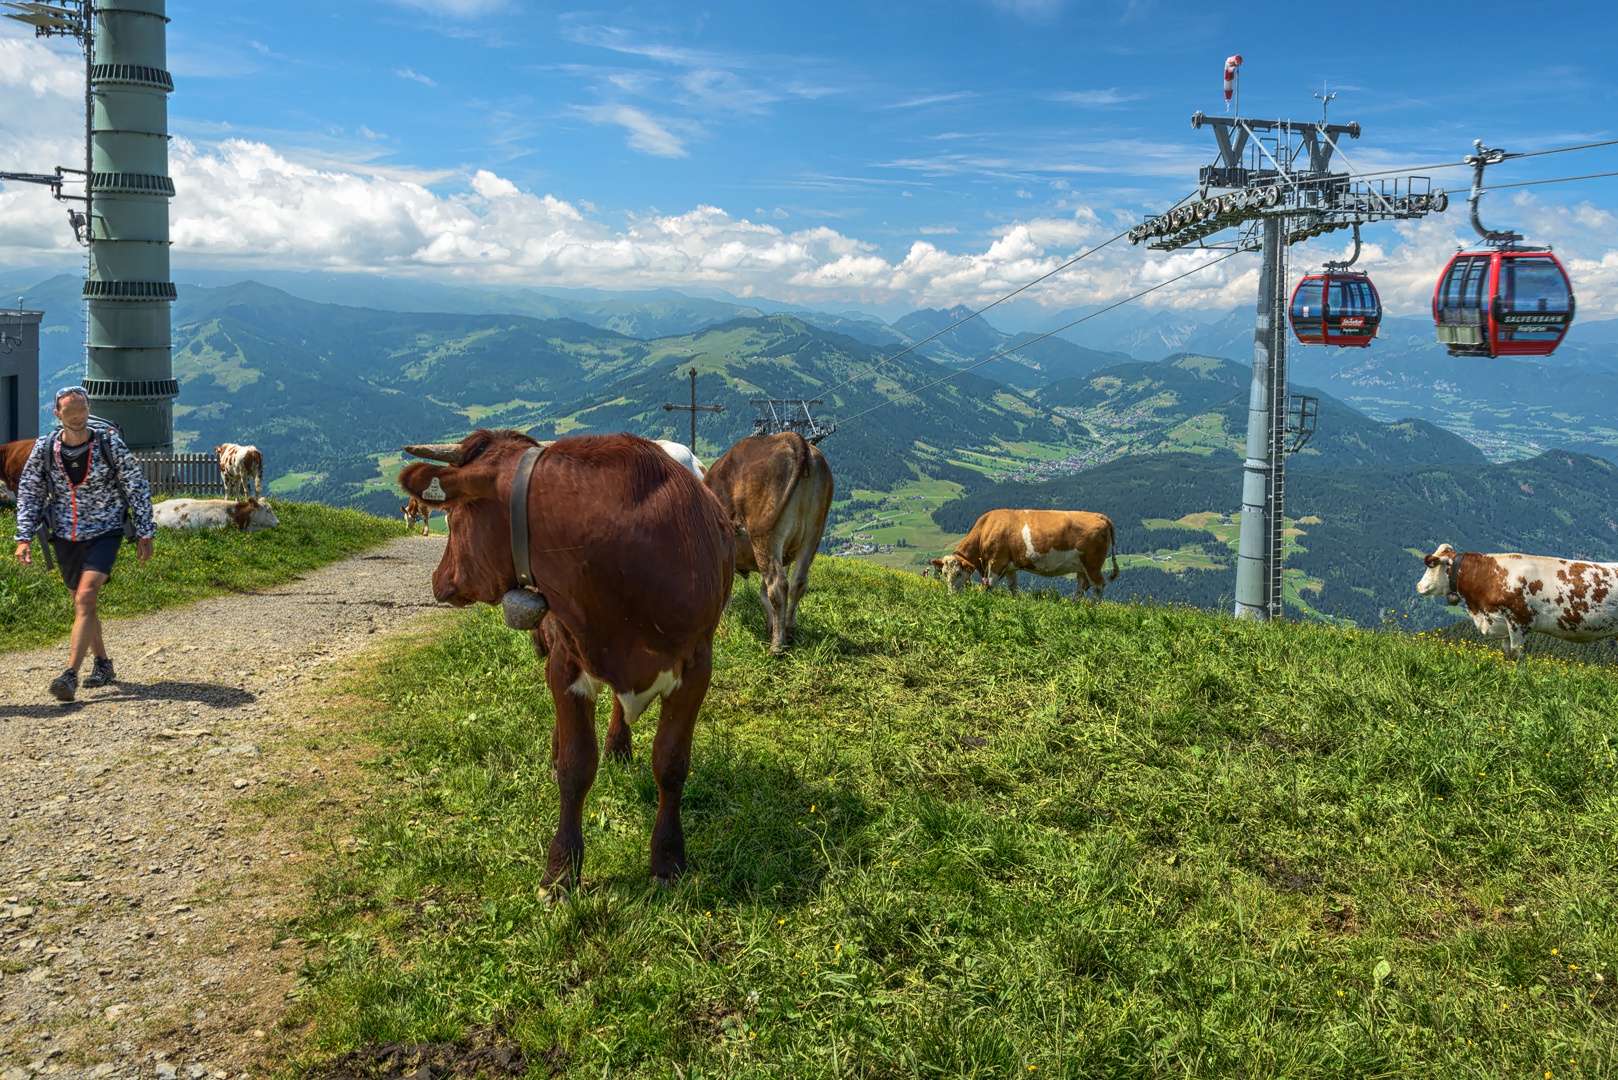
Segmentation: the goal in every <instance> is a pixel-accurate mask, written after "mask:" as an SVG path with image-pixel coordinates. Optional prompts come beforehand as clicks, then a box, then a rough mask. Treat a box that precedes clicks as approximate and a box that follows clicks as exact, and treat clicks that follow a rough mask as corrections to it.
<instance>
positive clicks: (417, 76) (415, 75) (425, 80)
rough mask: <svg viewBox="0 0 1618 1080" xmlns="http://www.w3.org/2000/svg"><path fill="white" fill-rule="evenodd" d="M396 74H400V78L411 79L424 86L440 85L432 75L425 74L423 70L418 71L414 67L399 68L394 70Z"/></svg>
mask: <svg viewBox="0 0 1618 1080" xmlns="http://www.w3.org/2000/svg"><path fill="white" fill-rule="evenodd" d="M394 74H395V75H397V76H399V78H401V79H409V80H410V81H411V82H419V83H421V85H423V86H437V85H438V83H437V82H436V81H434V80H433V79H432V78H431V77H430V76H427V75H423V74H422V73H421V72H419V71H416V70H415V69H414V68H399V69H398V70H396V71H394Z"/></svg>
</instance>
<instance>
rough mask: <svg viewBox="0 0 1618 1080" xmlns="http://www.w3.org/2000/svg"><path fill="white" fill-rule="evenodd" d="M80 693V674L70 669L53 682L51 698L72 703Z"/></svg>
mask: <svg viewBox="0 0 1618 1080" xmlns="http://www.w3.org/2000/svg"><path fill="white" fill-rule="evenodd" d="M78 692H79V673H78V672H77V671H73V670H72V669H69V670H67V671H64V672H62V673H61V674H60V675H58V676H56V678H54V679H52V680H51V697H53V698H55V699H56V700H57V701H72V700H73V695H75V694H77V693H78Z"/></svg>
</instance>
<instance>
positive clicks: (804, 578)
mask: <svg viewBox="0 0 1618 1080" xmlns="http://www.w3.org/2000/svg"><path fill="white" fill-rule="evenodd" d="M814 561H815V553H814V551H812V550H809V551H800V552H798V558H797V560H796V561H795V562H794V563H793V564H792V581H791V586H790V591H789V594H788V596H787V633H786V641H787V644H788V645H791V644H792V643H793V642H794V641H796V640H797V638H798V604H799V603H800V602H801V601H802V600H803V594H804V593H806V592H808V591H809V565H810V564H811V563H813V562H814Z"/></svg>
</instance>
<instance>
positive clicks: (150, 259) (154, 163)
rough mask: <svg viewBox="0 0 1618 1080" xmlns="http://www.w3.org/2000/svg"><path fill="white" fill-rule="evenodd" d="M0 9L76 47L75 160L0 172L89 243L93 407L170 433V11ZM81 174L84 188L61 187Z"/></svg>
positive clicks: (46, 3) (45, 6)
mask: <svg viewBox="0 0 1618 1080" xmlns="http://www.w3.org/2000/svg"><path fill="white" fill-rule="evenodd" d="M0 6H3V7H6V8H9V9H11V10H9V11H6V12H4V13H3V14H4V15H5V16H6V17H7V18H9V19H14V20H16V21H18V22H21V23H25V24H26V25H29V26H32V27H33V28H34V33H35V34H36V35H38V36H40V37H70V38H73V39H74V40H76V41H78V42H79V44H80V45H81V46H82V47H83V49H84V56H85V126H86V132H85V167H84V168H83V169H82V170H79V169H69V168H65V167H61V166H59V167H58V168H57V169H56V171H55V172H54V173H53V174H46V173H0V181H3V180H15V181H22V182H25V183H37V184H44V185H47V186H49V187H50V188H51V191H52V193H53V194H54V195H55V196H56V197H57V198H59V199H64V200H73V201H78V202H82V203H83V205H84V209H83V210H82V211H78V210H74V209H69V211H68V214H69V219H70V222H71V224H72V226H73V232H74V236H75V237H76V238H77V239H78V241H79V242H80V243H81V244H84V245H86V246H87V247H88V249H89V269H88V272H87V273H86V275H85V282H84V300H85V303H86V307H87V312H86V318H87V331H86V342H85V378H84V385H85V388H86V389H88V390H89V391H90V408H91V411H92V412H94V413H95V414H96V415H97V416H101V417H104V418H106V419H108V420H111V421H113V422H114V423H116V424H118V426H119V427H120V428H121V429H122V431H123V435H124V439H125V440H126V441H127V442H128V443H129V445H130V447H132V448H134V449H137V450H157V449H165V448H167V447H169V446H171V445H172V444H173V441H174V398H175V397H176V396H177V395H178V394H179V384H178V383H177V382H176V381H175V379H174V364H173V354H172V342H171V339H170V321H169V306H170V305H171V304H172V303H173V302H174V299H175V289H174V283H173V282H172V281H170V280H169V209H168V200H169V199H171V198H173V197H174V181H173V180H171V179H170V178H169V175H168V140H169V134H168V95H169V94H171V93H173V91H174V80H173V78H172V77H171V76H170V75H169V72H168V70H167V62H168V61H167V56H168V47H167V39H168V21H169V20H168V17H167V16H166V14H165V0H4V3H3V4H0ZM70 176H76V177H82V182H83V183H84V193H83V194H82V195H66V194H63V191H62V188H63V185H64V184H65V183H72V182H75V181H70V180H69V179H68V177H70Z"/></svg>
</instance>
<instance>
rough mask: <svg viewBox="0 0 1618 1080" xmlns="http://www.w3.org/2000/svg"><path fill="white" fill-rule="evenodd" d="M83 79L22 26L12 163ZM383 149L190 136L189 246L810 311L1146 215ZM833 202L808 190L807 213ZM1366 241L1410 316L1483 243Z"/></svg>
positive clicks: (1100, 293)
mask: <svg viewBox="0 0 1618 1080" xmlns="http://www.w3.org/2000/svg"><path fill="white" fill-rule="evenodd" d="M80 79H82V69H81V68H80V67H79V64H78V61H77V58H75V57H73V56H72V55H70V54H67V53H61V54H58V53H53V52H52V51H51V50H49V49H47V48H46V47H44V46H43V45H41V44H40V43H38V42H36V41H34V40H33V39H24V38H21V37H7V36H0V99H3V100H6V101H7V102H11V103H16V107H13V108H10V109H7V110H6V111H5V112H4V113H3V114H0V161H3V162H5V163H7V167H8V168H16V169H19V170H26V171H30V172H46V171H49V169H50V168H51V167H52V166H54V165H56V164H58V163H63V164H67V163H72V162H74V161H76V160H78V158H79V156H80V155H81V154H82V149H81V148H80V146H79V144H78V140H77V137H76V132H77V131H78V130H80V129H79V127H78V125H79V124H80V123H81V122H82V113H80V111H79V110H80V109H81V108H82V104H81V103H82V100H83V99H82V96H81V95H82V92H83V91H82V83H81V82H80V81H79V80H80ZM618 108H619V107H617V106H602V109H603V110H608V112H606V113H605V114H603V115H600V116H597V117H593V119H596V120H597V121H598V122H603V123H613V124H617V125H619V126H622V127H623V128H624V129H625V130H626V131H628V132H629V137H630V139H631V141H632V142H633V140H635V139H643V140H646V145H644V146H642V147H638V148H639V149H645V150H646V151H647V152H650V153H657V152H662V153H665V154H673V155H676V156H677V155H678V154H680V153H683V152H684V144H683V142H682V140H681V137H680V135H678V134H676V133H675V132H674V131H672V130H671V129H670V128H668V127H666V126H665V125H664V124H663V123H662V122H661V121H659V120H657V119H654V118H652V117H650V116H647V115H646V114H643V113H641V114H634V115H626V114H624V113H621V112H618V111H616V110H617V109H618ZM629 112H630V113H632V114H633V113H634V110H630V111H629ZM338 149H339V150H341V149H342V148H341V147H339V148H338ZM369 149H370V150H371V151H372V152H374V151H375V149H376V147H375V144H371V146H370V147H369ZM364 153H365V149H364V148H361V147H360V146H359V144H357V143H356V144H354V147H353V149H352V154H353V155H354V156H351V157H348V158H343V157H339V156H338V154H337V151H334V150H333V149H332V148H331V147H329V146H328V147H326V148H324V149H322V150H320V151H318V152H317V151H315V150H297V151H294V150H291V149H288V148H283V147H277V146H272V145H271V144H270V143H268V142H265V141H263V140H262V139H244V138H224V139H222V140H220V139H217V136H210V139H209V140H207V141H204V140H202V139H187V138H176V139H175V140H174V141H173V143H172V148H171V155H170V172H171V173H172V175H173V176H174V179H175V186H176V189H177V192H178V194H177V196H176V198H175V199H174V200H173V202H172V204H171V221H172V236H173V239H174V258H175V260H176V261H177V262H179V263H181V264H182V265H189V266H203V265H214V266H219V265H229V266H232V267H238V268H277V269H328V270H354V271H378V272H386V273H392V274H399V275H417V276H421V277H425V278H435V279H450V280H463V281H476V282H488V283H506V284H526V285H564V286H579V287H582V286H597V287H603V288H636V287H656V286H666V287H672V288H681V287H690V286H704V287H716V288H723V289H727V290H730V291H733V292H737V293H739V294H745V295H754V296H769V297H773V298H777V299H781V300H788V301H796V302H802V303H806V304H815V303H839V304H842V303H854V304H858V303H866V302H870V303H876V304H882V303H888V302H901V303H905V304H910V305H915V306H922V305H928V306H943V305H949V304H954V303H961V302H965V303H973V302H986V301H988V300H992V299H995V298H996V297H998V296H1001V295H1003V294H1004V293H1006V292H1009V291H1010V290H1012V289H1014V288H1017V287H1018V286H1020V285H1022V284H1024V283H1025V282H1028V281H1030V280H1032V279H1034V278H1037V277H1039V276H1041V275H1042V274H1045V273H1047V272H1049V271H1051V270H1052V269H1054V268H1055V267H1057V266H1059V265H1060V264H1061V263H1062V262H1064V261H1066V260H1067V259H1068V258H1070V257H1071V255H1072V254H1073V253H1074V252H1076V251H1080V250H1084V249H1085V248H1086V247H1089V246H1093V245H1097V244H1099V243H1101V242H1102V241H1104V240H1106V239H1108V238H1109V237H1111V236H1112V235H1113V234H1114V233H1115V232H1117V231H1118V230H1119V228H1120V227H1121V224H1120V223H1124V224H1127V222H1128V221H1129V220H1134V217H1133V215H1132V214H1131V213H1129V212H1128V208H1119V207H1104V208H1102V209H1101V210H1100V211H1099V212H1098V211H1097V210H1096V209H1093V208H1091V207H1084V206H1081V207H1079V208H1077V209H1076V210H1072V211H1071V212H1065V213H1063V214H1062V215H1060V216H1058V215H1054V214H1052V215H1049V216H1037V213H1036V216H1028V217H1023V218H1021V219H1020V220H1016V221H1013V222H1011V223H1009V224H1006V225H1003V226H1002V227H1000V228H998V229H997V230H995V231H994V233H993V234H992V235H991V236H989V237H988V238H987V239H986V240H985V239H983V238H981V235H980V234H974V233H971V232H966V233H960V234H953V227H951V226H947V225H937V226H929V227H923V228H918V229H917V230H916V233H917V236H916V239H915V240H914V242H912V243H910V244H909V246H908V248H907V249H905V250H902V251H894V252H889V251H886V250H884V249H883V248H880V247H878V246H877V245H876V244H875V243H872V242H869V241H867V240H865V239H862V238H860V237H858V236H852V235H849V233H847V232H843V231H839V229H845V228H848V226H845V225H839V226H838V227H836V228H833V227H829V226H820V227H809V228H801V229H792V228H790V227H789V226H788V225H787V224H786V222H785V220H784V219H785V215H786V211H785V210H784V209H782V208H773V209H772V208H769V207H767V206H760V207H759V208H758V209H757V210H756V211H754V213H753V215H752V217H751V218H750V219H749V218H746V217H738V216H734V215H733V214H732V213H730V212H728V211H727V210H725V209H722V208H720V207H717V206H713V205H697V206H694V207H692V208H690V209H687V210H685V211H683V212H677V213H657V212H648V213H645V214H642V215H636V216H629V217H627V218H619V217H617V216H614V215H610V214H607V213H604V212H602V211H598V210H597V209H596V207H595V206H593V205H592V204H591V203H589V202H587V201H584V200H578V201H565V200H562V199H558V198H556V197H555V196H553V195H549V194H545V193H542V192H531V191H526V190H524V189H523V188H522V187H521V186H520V185H519V184H517V183H514V182H513V181H512V180H511V179H510V178H509V177H505V176H501V175H499V174H498V173H496V172H495V171H492V170H489V169H474V170H472V171H470V173H447V172H434V173H429V172H426V171H420V170H411V169H408V168H404V167H400V166H396V165H394V166H390V165H386V164H382V163H376V164H372V163H369V162H367V161H365V160H364V159H363V155H364ZM917 190H918V191H921V192H922V193H923V194H926V191H925V189H922V188H917ZM1550 192H1551V189H1536V190H1535V191H1533V192H1516V193H1513V194H1511V195H1507V194H1506V193H1505V192H1501V193H1500V194H1499V195H1496V196H1491V197H1490V205H1489V206H1488V208H1487V211H1488V216H1487V219H1486V220H1488V221H1489V222H1490V223H1491V224H1493V225H1495V226H1496V227H1506V226H1508V225H1509V226H1511V227H1514V228H1518V229H1520V230H1521V231H1523V232H1524V233H1526V234H1528V235H1529V236H1530V237H1531V238H1532V240H1533V242H1537V243H1549V244H1552V245H1554V246H1555V248H1556V251H1557V253H1558V254H1559V255H1561V256H1562V258H1563V260H1564V261H1565V262H1566V264H1567V266H1568V269H1569V272H1570V273H1571V274H1572V276H1573V278H1574V281H1575V284H1576V287H1577V289H1578V295H1579V306H1580V312H1581V314H1582V315H1585V316H1590V317H1611V316H1613V315H1615V314H1618V216H1615V215H1614V213H1613V212H1612V211H1610V210H1607V209H1603V208H1600V207H1597V206H1594V205H1592V204H1590V203H1587V202H1586V203H1575V204H1572V205H1562V204H1560V203H1557V202H1556V201H1555V200H1554V196H1553V195H1552V194H1550ZM919 203H920V200H918V201H917V208H918V210H919V209H920V205H919ZM1008 210H1009V208H1008ZM824 211H825V208H824V207H817V206H813V205H810V206H797V205H794V206H793V207H792V210H791V218H790V219H789V220H791V221H798V222H802V221H807V220H810V219H812V217H813V216H814V215H815V214H816V213H824ZM1031 211H1033V207H1027V206H1025V212H1031ZM923 212H925V211H923ZM952 234H953V235H952ZM0 236H3V237H4V240H5V242H4V244H3V245H0V265H7V266H17V267H21V266H36V265H41V264H57V265H63V266H66V265H70V264H71V263H73V262H77V260H78V258H79V257H80V256H81V254H82V252H81V249H79V248H78V247H77V246H76V245H75V244H74V242H73V238H72V233H71V231H70V230H69V229H68V228H67V224H66V214H65V213H64V212H63V208H62V205H61V204H59V203H57V202H54V201H53V200H52V199H51V198H50V197H49V194H48V192H46V191H45V190H44V189H42V188H39V187H35V186H32V185H22V184H3V185H0ZM1365 239H1366V249H1365V252H1364V254H1363V255H1362V256H1361V260H1360V262H1361V265H1362V266H1364V267H1365V268H1366V269H1368V270H1369V271H1371V272H1372V273H1373V274H1374V275H1375V277H1376V280H1377V282H1378V286H1379V288H1380V289H1381V291H1382V294H1383V296H1384V298H1385V300H1386V302H1387V303H1388V306H1389V308H1390V310H1393V311H1395V312H1397V313H1414V312H1420V311H1424V310H1425V309H1426V306H1427V303H1428V298H1429V297H1430V295H1431V291H1432V286H1433V281H1434V279H1435V278H1436V277H1437V274H1438V271H1439V269H1440V268H1441V267H1442V266H1443V264H1444V261H1445V260H1446V258H1447V257H1448V255H1449V254H1450V253H1451V252H1453V251H1454V250H1455V248H1456V246H1457V245H1458V244H1460V243H1462V242H1470V237H1469V230H1468V228H1467V224H1466V218H1465V208H1464V204H1461V203H1460V202H1459V200H1457V202H1456V204H1455V205H1453V206H1452V208H1451V210H1450V212H1449V213H1448V214H1446V215H1442V216H1439V215H1434V216H1433V217H1430V218H1428V219H1426V220H1425V221H1421V222H1412V223H1406V224H1403V225H1400V226H1377V227H1374V228H1371V229H1367V230H1366V235H1365ZM1349 243H1350V241H1349V240H1348V238H1347V235H1346V234H1344V233H1338V234H1334V235H1332V236H1329V237H1323V238H1321V239H1320V240H1318V241H1315V242H1313V243H1311V244H1309V245H1303V246H1300V247H1299V248H1297V249H1296V250H1295V254H1294V270H1295V272H1301V271H1302V270H1303V269H1304V268H1305V267H1307V266H1309V265H1311V264H1313V265H1318V264H1319V262H1320V261H1321V260H1323V259H1325V258H1330V257H1342V256H1343V255H1344V254H1346V252H1347V250H1348V247H1349ZM943 244H948V245H950V247H948V248H946V247H943V246H940V245H943ZM1210 258H1211V256H1209V255H1208V254H1205V253H1199V252H1190V251H1184V252H1175V253H1167V254H1165V253H1161V252H1154V251H1149V250H1146V249H1143V248H1131V247H1130V246H1128V245H1127V244H1126V243H1124V242H1122V241H1120V242H1118V243H1115V244H1113V245H1111V246H1110V247H1108V248H1106V249H1105V250H1103V251H1101V252H1099V253H1098V254H1096V255H1095V256H1094V257H1091V258H1087V259H1085V260H1084V261H1082V262H1080V263H1079V264H1077V265H1076V266H1074V267H1072V268H1071V269H1069V270H1067V271H1065V272H1063V273H1062V274H1060V275H1058V276H1056V277H1055V278H1053V279H1051V280H1050V281H1049V282H1046V283H1044V284H1042V285H1039V286H1037V287H1036V288H1034V289H1032V290H1030V292H1029V293H1028V294H1025V295H1027V296H1028V299H1029V300H1030V302H1033V303H1038V304H1042V305H1045V306H1047V307H1050V308H1060V307H1067V306H1074V305H1089V304H1097V303H1107V302H1111V301H1115V300H1119V299H1122V298H1123V297H1126V296H1129V295H1130V294H1132V293H1134V292H1138V291H1139V290H1141V289H1142V288H1145V287H1148V286H1150V285H1152V284H1156V283H1160V282H1164V281H1167V280H1169V279H1170V278H1172V277H1174V276H1175V275H1177V274H1179V273H1183V272H1184V271H1185V270H1187V269H1191V268H1193V267H1196V266H1199V265H1202V264H1203V263H1205V262H1207V261H1208V260H1209V259H1210ZM1256 283H1257V269H1256V257H1255V256H1252V255H1243V256H1240V257H1238V258H1234V259H1231V260H1230V261H1228V262H1225V263H1222V264H1220V265H1219V266H1216V267H1212V268H1210V269H1208V270H1207V271H1205V272H1203V273H1199V274H1197V275H1195V276H1192V277H1190V278H1187V279H1186V280H1185V281H1183V282H1179V283H1176V284H1174V285H1171V286H1168V287H1166V288H1164V289H1163V290H1162V291H1161V292H1159V293H1156V294H1154V295H1153V296H1152V297H1151V298H1150V299H1149V300H1147V301H1145V303H1147V304H1149V305H1151V306H1168V307H1175V308H1183V309H1187V310H1195V309H1200V310H1226V309H1229V308H1232V307H1236V306H1238V305H1239V306H1243V307H1251V305H1252V303H1253V294H1254V289H1255V288H1256Z"/></svg>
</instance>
